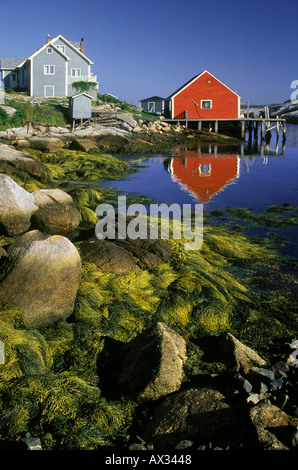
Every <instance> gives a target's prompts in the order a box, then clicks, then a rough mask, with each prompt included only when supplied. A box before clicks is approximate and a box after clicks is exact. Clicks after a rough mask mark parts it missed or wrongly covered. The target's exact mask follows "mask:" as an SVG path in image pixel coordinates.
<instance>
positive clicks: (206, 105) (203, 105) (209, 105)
mask: <svg viewBox="0 0 298 470" xmlns="http://www.w3.org/2000/svg"><path fill="white" fill-rule="evenodd" d="M211 108H212V100H201V109H211Z"/></svg>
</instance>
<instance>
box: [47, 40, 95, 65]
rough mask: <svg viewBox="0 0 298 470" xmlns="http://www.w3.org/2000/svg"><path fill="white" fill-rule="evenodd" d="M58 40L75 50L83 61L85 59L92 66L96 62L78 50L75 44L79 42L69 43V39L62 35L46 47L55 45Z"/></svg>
mask: <svg viewBox="0 0 298 470" xmlns="http://www.w3.org/2000/svg"><path fill="white" fill-rule="evenodd" d="M58 39H62V41H64V42H65V43H66V44H68V46H70V47H71V48H72V49H74V50H75V51H76V52H77V53H78V54H79V55H80V56H81V57H82V58H83V59H85V60H86V61H87V62H88V63H89V64H90V65H92V64H93V63H94V62H92V60H90V59H88V57H87V56H86V55H85V54H83V53H82V52H81V51H80V49H78V48H77V47H76V46H75V45H74V44H76V43H77V41H68V40H67V39H65V37H63V36H62V35H61V34H59V36H57V37H56V38H53V39H52V40H51V41H50V42H49V43H48V44H46V46H48V45H49V44H53V43H54V42H55V41H57V40H58Z"/></svg>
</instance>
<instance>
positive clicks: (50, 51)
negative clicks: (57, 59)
mask: <svg viewBox="0 0 298 470" xmlns="http://www.w3.org/2000/svg"><path fill="white" fill-rule="evenodd" d="M47 54H53V48H52V47H50V46H49V47H47Z"/></svg>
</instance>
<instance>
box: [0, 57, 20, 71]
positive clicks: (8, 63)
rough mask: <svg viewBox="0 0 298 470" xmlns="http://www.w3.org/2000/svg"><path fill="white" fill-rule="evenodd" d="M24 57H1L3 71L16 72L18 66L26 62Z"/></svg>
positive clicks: (0, 66)
mask: <svg viewBox="0 0 298 470" xmlns="http://www.w3.org/2000/svg"><path fill="white" fill-rule="evenodd" d="M24 60H26V59H24V58H22V57H0V69H1V70H14V69H15V68H16V67H17V66H18V65H20V64H21V63H22V62H24Z"/></svg>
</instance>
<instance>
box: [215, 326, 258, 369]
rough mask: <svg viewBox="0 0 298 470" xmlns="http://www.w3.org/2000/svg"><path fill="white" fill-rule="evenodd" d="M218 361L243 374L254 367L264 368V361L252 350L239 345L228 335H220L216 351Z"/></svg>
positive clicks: (239, 343) (235, 339)
mask: <svg viewBox="0 0 298 470" xmlns="http://www.w3.org/2000/svg"><path fill="white" fill-rule="evenodd" d="M217 355H218V359H220V360H222V361H223V362H225V363H227V364H229V365H231V366H233V367H234V368H235V369H236V370H237V371H239V370H241V371H243V373H244V374H246V373H248V372H249V370H250V369H251V368H252V367H253V366H255V365H258V366H264V365H265V364H266V361H265V360H264V359H263V358H262V357H260V356H259V355H258V354H257V353H256V352H255V351H254V350H253V349H251V348H250V347H248V346H246V345H245V344H243V343H241V341H239V340H238V339H237V338H235V337H234V336H233V335H231V334H230V333H226V334H223V335H221V337H220V340H219V345H218V349H217Z"/></svg>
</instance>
